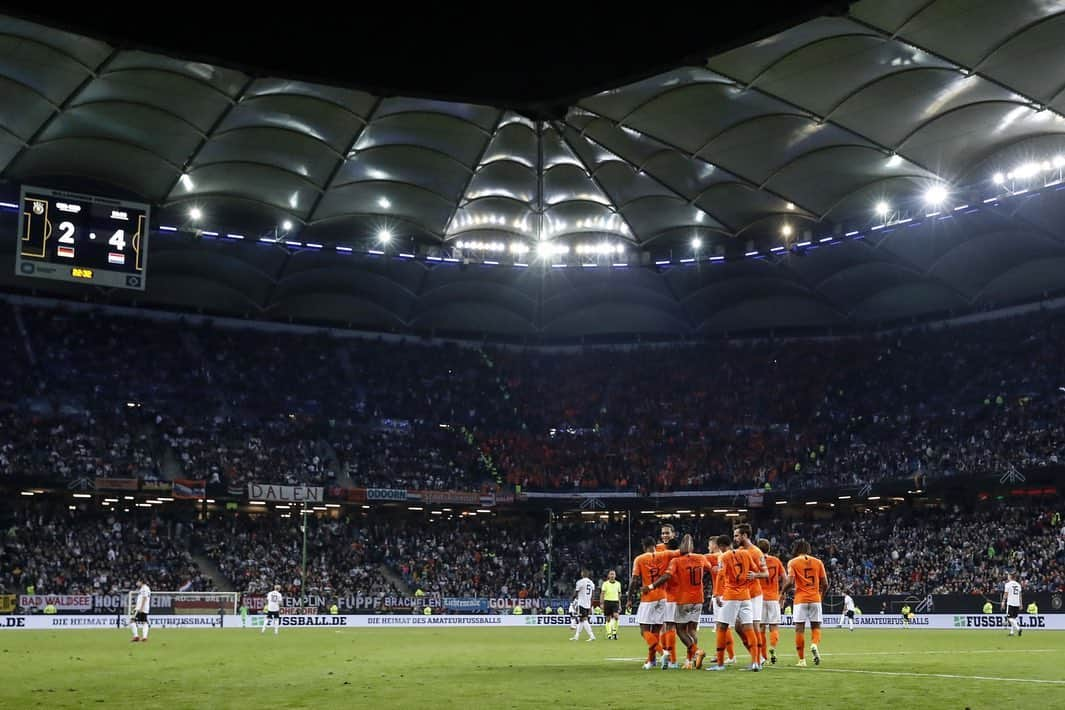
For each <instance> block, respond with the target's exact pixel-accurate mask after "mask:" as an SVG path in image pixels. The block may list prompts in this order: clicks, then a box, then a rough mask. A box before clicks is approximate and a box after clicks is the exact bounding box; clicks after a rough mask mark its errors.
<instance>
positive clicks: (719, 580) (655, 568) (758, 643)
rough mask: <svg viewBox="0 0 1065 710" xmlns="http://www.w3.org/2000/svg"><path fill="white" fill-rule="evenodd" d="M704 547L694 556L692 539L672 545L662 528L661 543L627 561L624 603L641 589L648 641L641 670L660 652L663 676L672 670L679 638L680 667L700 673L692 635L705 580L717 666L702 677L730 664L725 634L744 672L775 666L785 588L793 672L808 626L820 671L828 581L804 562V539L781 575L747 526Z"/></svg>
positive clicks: (640, 615)
mask: <svg viewBox="0 0 1065 710" xmlns="http://www.w3.org/2000/svg"><path fill="white" fill-rule="evenodd" d="M708 546H709V552H708V553H706V554H697V553H696V552H695V550H694V547H695V546H694V542H693V540H692V537H691V535H685V536H684V537H683V539H681V540H680V543H679V545H677V534H676V530H675V529H674V528H673V526H672V525H669V524H666V525H663V526H662V530H661V542H660V543H658V544H655V541H654V538H646V539H645V540H644V542H643V549H644V552H643V554H641V555H639V556H637V557H636V559H635V560H634V561H633V565H632V583H631V584H630V586H629V600H630V602H631V601H632V596H633V592H634V590H636V589H637V588H638V589H640V591H641V593H642V596H641V599H640V606H639V608H638V609H637V612H636V620H637V622H638V623H639V624H640V632H641V634H642V635H643V638H644V640H645V641H646V642H647V662H646V663H644V665H643V667H644V669H645V670H650V669H652V668H655V667H656V666H657V665H658V664H657V663H656V661H655V658H656V655H657V653H658V652H661V653H662V659H661V664H662V668H663V669H667V668H677V667H678V666H677V649H676V639H677V638H680V640H681V642H682V643H683V644H684V646H685V648H686V649H687V660H686V661H685V663H684V668H685V669H697V668H702V667H703V659H704V658H705V657H706V652H705V651H704V650H703V649H701V648H700V647H699V638H698V632H699V616H700V614H701V613H702V610H703V603H704V602H705V601H706V593H705V591H704V586H703V581H704V575H706V574H709V575H710V576H711V579H712V595H713V600H714V601H713V614H714V621H715V622H716V661H717V662H716V664H711V665H708V666H707V668H706V670H709V671H722V670H724V669H725V665H726V664H731V663H735V653H734V651H733V643H732V633H730V629H734V630H735V632H736V633H737V634H738V635H739V637H740V641H741V642H742V643H743V645H744V646H745V647H746V648H747V650H748V651H749V652H750V654H751V666H750V670H752V671H759V670H761V669H762V668H763V664H764V663H766V662H767V661H769V662H771V663H774V664H775V663H776V662H777V657H776V647H777V643H778V641H779V638H780V632H779V627H780V596H781V593H782V592H785V591H787V590H788V589H790V588H791V587H794V588H795V608H794V620H795V649H796V651H797V652H798V656H799V662H798V663H797V664H796V665H798V666H800V667H805V666H806V653H805V651H806V624H807V623H809V624H810V629H811V641H812V643H811V646H810V651H811V653H812V655H813V659H814V665H818V664H820V662H821V655H820V652H819V644H820V643H821V618H822V615H821V595H822V594H824V592H825V590H826V589H827V587H828V577H827V575H826V574H825V567H824V565H823V564H822V563H821V561H820V560H819V559H817V558H816V557H812V556H811V555H810V544H809V543H808V542H806V541H805V540H799V541H797V542H796V543H795V545H794V547H793V549H792V559H791V560H789V561H788V564H787V568H786V569H785V566H784V564H783V563H782V562H781V561H780V559H779V558H777V557H775V556H773V555H770V554H769V549H770V546H769V541H768V540H766V539H764V538H763V539H760V540H758V542H757V544H755V543H754V542H752V540H751V526H750V525H747V524H741V525H737V526H736V527H735V529H734V530H733V533H732V538H731V539H730V538H729V537H728V536H727V535H720V536H717V537H711V538H710V540H709V543H708ZM781 582H783V584H781ZM767 629H768V631H769V637H768V639H767V637H766V631H767ZM767 640H768V644H767ZM767 652H768V655H767ZM726 653H727V655H728V658H729V660H728V661H726V660H725V655H726Z"/></svg>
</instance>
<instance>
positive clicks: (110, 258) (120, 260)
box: [107, 251, 126, 264]
mask: <svg viewBox="0 0 1065 710" xmlns="http://www.w3.org/2000/svg"><path fill="white" fill-rule="evenodd" d="M107 263H108V264H125V263H126V255H125V254H120V253H119V252H117V251H109V252H107Z"/></svg>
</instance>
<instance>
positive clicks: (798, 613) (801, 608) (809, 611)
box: [795, 602, 821, 624]
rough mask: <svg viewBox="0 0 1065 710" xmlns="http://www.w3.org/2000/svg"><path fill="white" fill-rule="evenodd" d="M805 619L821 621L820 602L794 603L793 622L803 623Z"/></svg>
mask: <svg viewBox="0 0 1065 710" xmlns="http://www.w3.org/2000/svg"><path fill="white" fill-rule="evenodd" d="M807 621H812V622H814V623H817V624H820V623H821V602H807V603H805V604H796V605H795V623H796V624H804V623H806V622H807Z"/></svg>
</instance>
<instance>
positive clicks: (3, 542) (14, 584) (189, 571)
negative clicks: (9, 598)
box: [0, 503, 211, 594]
mask: <svg viewBox="0 0 1065 710" xmlns="http://www.w3.org/2000/svg"><path fill="white" fill-rule="evenodd" d="M4 513H5V515H4V517H3V519H2V520H3V527H2V528H0V591H5V592H10V593H16V592H17V593H31V590H32V593H34V594H117V593H121V592H125V591H127V590H130V589H133V588H134V582H136V581H137V580H138V579H140V578H141V576H142V575H146V576H148V577H149V578H150V579H151V580H152V583H153V586H155V587H156V588H158V589H170V590H177V589H186V590H196V591H202V590H207V589H210V587H211V581H210V579H208V578H207V577H206V576H204V575H203V574H202V573H201V571H200V569H199V567H198V566H197V565H196V563H195V562H194V561H193V560H192V555H191V553H190V551H189V540H190V535H191V524H190V523H188V522H182V521H175V520H170V521H164V520H162V519H160V518H158V517H155V516H139V515H123V514H122V513H120V512H118V511H100V510H96V511H88V512H87V511H85V510H69V509H68V507H67V506H64V505H59V504H38V503H29V504H25V505H19V506H14V507H8V508H7V509H6V510H5V511H4Z"/></svg>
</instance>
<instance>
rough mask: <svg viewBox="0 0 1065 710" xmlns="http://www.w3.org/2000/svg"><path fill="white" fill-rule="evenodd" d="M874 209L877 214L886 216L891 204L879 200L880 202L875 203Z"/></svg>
mask: <svg viewBox="0 0 1065 710" xmlns="http://www.w3.org/2000/svg"><path fill="white" fill-rule="evenodd" d="M874 209H875V211H876V214H877V216H879V217H887V214H888V212H890V211H891V205H889V204H888V203H887V202H885V201H884V200H880V202H877V203H876V207H875V208H874Z"/></svg>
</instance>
